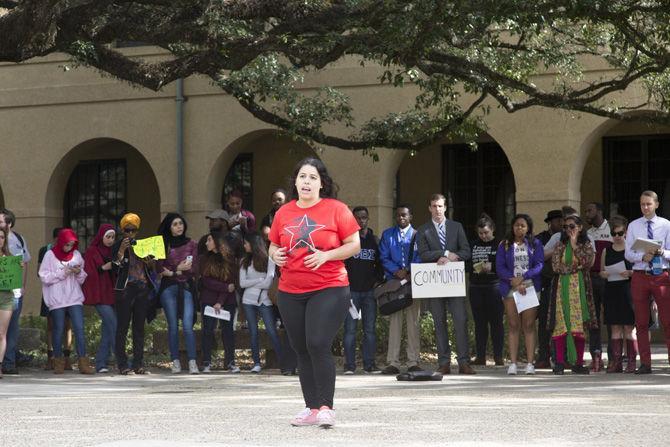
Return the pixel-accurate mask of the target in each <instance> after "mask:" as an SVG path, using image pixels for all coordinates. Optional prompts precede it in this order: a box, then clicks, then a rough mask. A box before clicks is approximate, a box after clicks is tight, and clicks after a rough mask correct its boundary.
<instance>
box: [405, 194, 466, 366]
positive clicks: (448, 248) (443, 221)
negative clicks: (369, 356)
mask: <svg viewBox="0 0 670 447" xmlns="http://www.w3.org/2000/svg"><path fill="white" fill-rule="evenodd" d="M428 209H429V211H430V215H431V220H430V222H428V223H426V224H424V225H422V226H421V227H420V228H419V229H418V230H417V236H416V243H417V246H418V250H419V257H420V258H421V262H436V263H437V264H438V265H444V264H446V263H447V262H455V261H467V260H469V259H470V256H471V253H470V244H469V243H468V240H467V238H466V237H465V231H464V230H463V225H461V224H460V223H458V222H454V221H453V220H449V219H447V218H446V217H445V215H444V212H445V210H446V207H445V198H444V196H443V195H442V194H433V195H432V196H431V197H430V206H429V208H428ZM428 300H429V302H428V306H429V309H430V313H431V314H432V315H433V321H434V322H435V338H436V339H437V355H438V357H437V360H438V363H439V371H440V372H441V373H442V374H449V373H450V372H451V369H450V367H451V348H450V346H449V332H448V330H449V328H448V326H447V314H446V312H447V306H448V307H449V312H450V313H451V317H452V319H453V320H454V325H455V329H456V330H455V332H456V348H457V351H458V372H459V373H460V374H475V371H474V370H473V369H472V368H471V367H470V365H469V364H468V362H469V361H470V351H469V348H468V313H467V310H466V308H465V297H464V296H458V297H447V298H429V299H428Z"/></svg>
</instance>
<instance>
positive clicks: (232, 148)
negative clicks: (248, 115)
mask: <svg viewBox="0 0 670 447" xmlns="http://www.w3.org/2000/svg"><path fill="white" fill-rule="evenodd" d="M308 156H309V157H314V156H316V154H315V153H314V151H313V150H312V148H310V147H309V146H308V145H306V144H304V143H299V142H295V141H294V140H292V139H291V138H290V137H288V136H285V135H282V134H281V133H280V132H278V131H276V130H259V131H255V132H251V133H250V134H247V135H244V136H243V137H240V138H238V139H237V140H235V141H234V142H233V143H231V144H230V145H229V146H228V147H227V148H226V149H225V150H224V151H223V152H222V154H221V156H220V157H219V160H218V161H217V163H216V164H215V165H214V168H213V169H212V172H211V173H210V181H209V193H210V197H212V196H214V197H216V199H214V200H212V199H210V201H212V202H214V203H215V204H216V206H221V207H223V208H225V200H226V196H227V194H228V193H230V192H231V191H232V190H240V191H241V192H242V194H243V197H244V204H243V206H244V208H246V209H249V210H250V211H251V212H253V213H254V215H255V216H256V219H257V220H258V222H260V220H261V219H262V218H263V216H264V215H265V214H266V213H267V212H268V210H269V209H270V195H271V194H272V191H273V190H274V189H276V188H284V189H287V188H288V180H289V177H290V175H291V171H292V169H293V167H294V165H295V164H296V163H297V162H298V161H300V160H301V159H303V158H305V157H308Z"/></svg>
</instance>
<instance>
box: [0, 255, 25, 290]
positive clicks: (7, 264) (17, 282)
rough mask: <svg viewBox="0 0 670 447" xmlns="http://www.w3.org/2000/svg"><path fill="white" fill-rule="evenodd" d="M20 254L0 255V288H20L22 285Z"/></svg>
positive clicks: (21, 258)
mask: <svg viewBox="0 0 670 447" xmlns="http://www.w3.org/2000/svg"><path fill="white" fill-rule="evenodd" d="M22 261H23V257H22V256H2V257H0V290H12V289H20V288H21V286H22V285H23V267H21V262H22Z"/></svg>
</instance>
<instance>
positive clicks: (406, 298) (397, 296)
mask: <svg viewBox="0 0 670 447" xmlns="http://www.w3.org/2000/svg"><path fill="white" fill-rule="evenodd" d="M415 239H416V233H414V236H413V237H412V241H411V242H410V244H411V245H410V248H409V261H410V263H411V261H412V258H413V257H414V241H415ZM374 294H375V299H376V300H377V306H378V307H379V313H380V314H382V315H391V314H394V313H396V312H398V311H400V310H403V309H405V308H407V307H409V306H411V305H412V302H413V301H412V283H411V282H410V281H409V280H403V281H401V280H399V279H396V278H393V279H389V280H388V281H386V282H385V283H383V284H380V285H379V286H377V287H376V288H375V290H374Z"/></svg>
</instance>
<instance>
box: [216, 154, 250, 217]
mask: <svg viewBox="0 0 670 447" xmlns="http://www.w3.org/2000/svg"><path fill="white" fill-rule="evenodd" d="M253 165H254V159H253V154H240V155H238V156H237V158H236V159H235V161H234V162H233V165H232V166H231V167H230V169H229V170H228V173H227V174H226V179H225V181H224V183H223V194H222V197H221V204H222V206H223V208H225V207H226V197H227V196H228V194H229V193H230V192H232V191H234V190H239V191H241V192H242V198H243V202H244V203H243V208H244V209H247V210H250V209H253V207H254V196H253Z"/></svg>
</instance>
